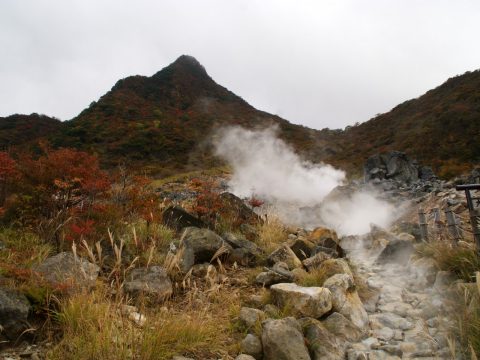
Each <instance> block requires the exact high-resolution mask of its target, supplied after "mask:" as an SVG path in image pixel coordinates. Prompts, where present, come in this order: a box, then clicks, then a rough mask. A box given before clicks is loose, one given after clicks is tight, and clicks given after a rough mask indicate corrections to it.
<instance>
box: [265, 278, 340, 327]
mask: <svg viewBox="0 0 480 360" xmlns="http://www.w3.org/2000/svg"><path fill="white" fill-rule="evenodd" d="M270 293H271V295H272V300H273V302H274V303H275V304H276V305H278V306H280V307H288V308H289V309H290V310H292V311H294V312H295V313H297V314H299V315H302V316H307V317H311V318H320V317H321V316H322V315H324V314H326V313H327V312H329V311H330V310H331V309H332V298H331V294H330V291H329V290H328V289H326V288H321V287H303V286H298V285H297V284H291V283H281V284H275V285H272V286H271V287H270Z"/></svg>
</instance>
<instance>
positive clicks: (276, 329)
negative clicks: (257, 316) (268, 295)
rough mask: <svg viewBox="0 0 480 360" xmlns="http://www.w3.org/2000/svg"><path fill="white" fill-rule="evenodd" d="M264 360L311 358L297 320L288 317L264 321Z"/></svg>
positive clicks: (306, 359) (301, 359)
mask: <svg viewBox="0 0 480 360" xmlns="http://www.w3.org/2000/svg"><path fill="white" fill-rule="evenodd" d="M262 346H263V356H264V360H310V359H311V358H310V355H309V353H308V349H307V347H306V346H305V341H304V339H303V335H302V329H301V326H300V324H299V323H298V321H297V320H295V318H293V317H287V318H284V319H279V320H271V319H270V320H266V321H264V322H263V332H262Z"/></svg>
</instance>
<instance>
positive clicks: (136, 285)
mask: <svg viewBox="0 0 480 360" xmlns="http://www.w3.org/2000/svg"><path fill="white" fill-rule="evenodd" d="M124 289H125V291H126V292H127V293H129V294H130V295H132V296H139V295H145V296H147V297H148V298H149V299H151V300H154V301H155V302H162V301H164V300H165V299H167V298H169V297H170V296H171V295H172V293H173V288H172V282H171V281H170V278H169V277H168V274H167V272H166V271H165V269H163V268H162V267H160V266H150V267H148V268H138V269H133V270H132V271H131V272H130V274H129V275H128V276H127V279H126V280H125V283H124Z"/></svg>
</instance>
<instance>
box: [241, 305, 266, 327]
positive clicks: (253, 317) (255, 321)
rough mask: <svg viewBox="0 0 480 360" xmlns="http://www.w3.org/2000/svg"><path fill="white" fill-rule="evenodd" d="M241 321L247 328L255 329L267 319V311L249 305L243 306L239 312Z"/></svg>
mask: <svg viewBox="0 0 480 360" xmlns="http://www.w3.org/2000/svg"><path fill="white" fill-rule="evenodd" d="M238 319H239V320H240V323H241V324H242V325H243V326H245V327H246V328H247V329H253V328H255V326H257V325H260V324H261V322H262V321H263V320H265V313H264V312H263V311H262V310H258V309H253V308H249V307H242V308H241V309H240V313H239V314H238Z"/></svg>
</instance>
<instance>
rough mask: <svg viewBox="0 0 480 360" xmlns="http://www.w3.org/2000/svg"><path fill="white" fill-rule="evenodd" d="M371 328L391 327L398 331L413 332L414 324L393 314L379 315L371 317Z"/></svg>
mask: <svg viewBox="0 0 480 360" xmlns="http://www.w3.org/2000/svg"><path fill="white" fill-rule="evenodd" d="M370 326H371V327H372V329H382V328H384V327H389V328H391V329H394V330H395V329H398V330H411V329H413V328H414V326H415V325H414V324H413V323H411V322H410V321H408V320H407V319H405V318H403V317H401V316H398V315H396V314H393V313H379V314H373V315H370Z"/></svg>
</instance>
